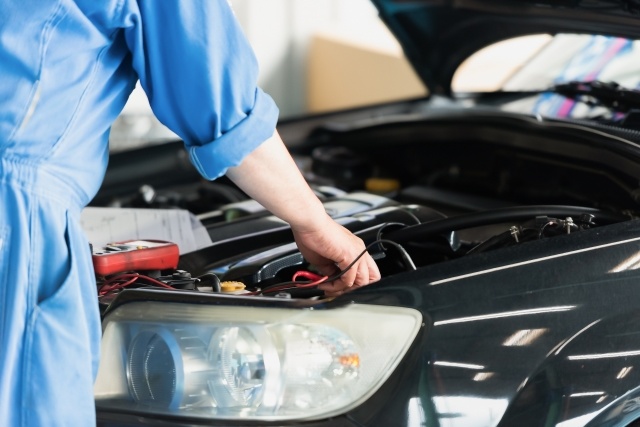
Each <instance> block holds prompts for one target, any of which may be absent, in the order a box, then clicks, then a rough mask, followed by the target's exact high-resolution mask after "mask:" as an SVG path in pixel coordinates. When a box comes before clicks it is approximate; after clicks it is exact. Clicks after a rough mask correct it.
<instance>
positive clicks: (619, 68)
mask: <svg viewBox="0 0 640 427" xmlns="http://www.w3.org/2000/svg"><path fill="white" fill-rule="evenodd" d="M638 43H639V42H637V41H633V40H629V39H625V38H620V37H606V36H594V35H588V34H557V35H555V36H549V35H547V34H540V35H533V36H526V37H517V38H513V39H510V40H506V41H502V42H499V43H496V44H493V45H491V46H488V47H486V48H484V49H482V50H480V51H478V52H476V53H475V54H474V55H472V56H471V57H470V58H469V59H467V60H466V61H465V62H464V63H463V64H462V65H461V66H460V68H459V69H458V71H457V72H456V75H455V76H454V79H453V83H452V89H453V91H454V92H457V93H461V92H490V91H496V90H504V91H536V90H543V89H546V88H549V87H551V86H553V85H554V84H558V83H566V82H569V81H575V80H579V81H592V80H602V81H615V82H617V83H619V84H620V85H622V86H626V87H629V88H636V87H638V86H639V84H640V45H639V44H638Z"/></svg>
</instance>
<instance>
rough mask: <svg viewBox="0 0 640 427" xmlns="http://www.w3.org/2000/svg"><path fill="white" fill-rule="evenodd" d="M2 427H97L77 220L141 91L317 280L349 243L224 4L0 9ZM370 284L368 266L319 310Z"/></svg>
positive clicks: (65, 0)
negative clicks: (291, 145) (281, 232)
mask: <svg viewBox="0 0 640 427" xmlns="http://www.w3.org/2000/svg"><path fill="white" fill-rule="evenodd" d="M0 64H1V65H0V100H1V101H0V102H2V108H1V110H0V149H1V150H2V157H1V161H0V180H1V185H0V267H1V268H0V425H1V426H3V427H5V426H6V427H12V426H22V427H23V426H55V425H61V426H81V427H86V426H89V425H92V424H94V423H95V410H94V402H93V391H92V386H93V379H94V376H95V373H96V368H97V360H98V346H99V341H100V319H99V314H98V307H97V302H96V288H95V279H94V274H93V269H92V264H91V256H90V252H89V250H88V247H89V244H88V242H87V240H86V239H85V237H84V235H83V233H82V230H81V229H80V226H79V221H78V217H79V213H80V211H81V209H82V208H83V207H84V206H85V205H86V204H87V203H88V202H89V201H90V200H91V199H92V197H93V196H94V195H95V194H96V192H97V190H98V188H99V186H100V183H101V181H102V178H103V176H104V172H105V168H106V164H107V158H108V142H107V141H108V134H109V129H110V125H111V123H112V122H113V121H114V119H115V118H116V116H117V115H118V113H119V112H120V111H121V109H122V107H123V106H124V104H125V102H126V100H127V97H128V96H129V94H130V92H131V90H132V89H133V87H134V85H135V83H136V81H137V80H138V79H139V80H140V82H141V85H142V87H143V88H144V90H145V91H146V93H147V95H148V97H149V100H150V103H151V106H152V108H153V111H154V113H155V114H156V116H157V117H158V118H159V119H160V120H161V121H162V122H163V123H164V124H166V125H167V126H168V127H169V128H171V129H172V130H173V131H174V132H176V133H177V134H178V135H179V136H180V137H181V138H182V139H183V140H184V141H185V145H186V147H187V149H188V152H189V155H190V158H191V160H192V162H193V164H194V165H195V167H196V168H197V169H198V171H199V172H200V173H201V174H202V175H203V176H204V177H205V178H207V179H215V178H217V177H219V176H221V175H222V174H224V173H226V174H227V176H229V177H230V178H231V179H232V180H233V181H234V182H235V183H236V184H237V185H238V186H239V187H240V188H241V189H242V190H244V191H245V192H246V193H247V194H248V195H249V196H251V197H253V198H255V199H256V200H257V201H259V202H260V203H262V204H263V205H264V206H266V207H267V208H268V209H270V210H271V211H272V212H273V213H274V214H275V215H277V216H279V217H280V218H282V219H283V220H285V221H287V222H288V223H289V224H290V225H291V227H292V229H293V231H294V235H295V238H296V242H297V244H298V246H299V248H300V250H301V252H302V253H303V255H304V256H305V257H306V258H307V259H308V260H309V261H310V262H311V263H313V264H315V265H316V266H317V267H318V268H319V269H320V271H321V272H322V273H323V274H331V273H334V272H335V269H336V268H344V267H346V266H347V265H348V264H349V263H350V262H351V261H352V260H353V259H355V258H356V257H357V255H358V254H359V253H360V252H361V251H362V250H363V249H364V244H363V242H362V241H361V240H360V239H359V238H357V237H355V236H353V235H352V234H351V233H350V232H348V231H347V230H345V229H344V228H342V227H341V226H339V225H338V224H336V223H335V222H334V221H333V220H331V219H330V218H329V217H328V216H327V215H326V213H325V212H324V209H323V206H322V204H321V203H320V202H319V200H318V199H317V198H316V197H315V195H314V194H313V193H312V191H311V190H310V189H309V187H308V186H307V184H306V182H305V181H304V179H303V178H302V177H301V175H300V173H299V172H298V170H297V168H296V166H295V164H294V162H293V161H292V159H291V157H290V156H289V154H288V152H287V150H286V148H285V147H284V145H283V143H282V141H281V139H280V137H279V136H278V134H277V133H276V132H275V125H276V120H277V116H278V110H277V107H276V106H275V104H274V102H273V101H272V99H271V98H270V97H269V96H268V95H266V94H265V93H264V92H262V91H261V90H260V89H259V88H258V87H257V86H256V78H257V65H256V60H255V58H254V55H253V52H252V51H251V48H250V46H249V45H248V43H247V41H246V40H245V38H244V36H243V35H242V32H241V30H240V28H239V27H238V24H237V22H236V21H235V19H234V16H233V12H232V11H231V9H230V7H229V5H228V3H227V1H225V0H157V1H153V0H103V1H96V0H75V1H74V0H29V1H25V0H4V1H2V2H1V3H0ZM377 279H379V272H378V269H377V267H376V265H375V263H374V261H373V260H372V259H371V257H370V256H368V255H366V256H365V257H363V258H361V259H360V260H359V261H358V262H357V263H356V264H355V266H354V267H353V268H352V269H351V270H350V271H349V272H348V273H347V274H345V275H344V276H343V277H342V279H340V280H339V281H336V282H334V283H332V284H326V285H323V286H322V289H323V290H324V291H325V292H326V293H327V294H328V295H338V294H340V293H342V292H345V291H346V290H348V289H349V288H351V289H353V288H354V287H358V286H363V285H367V284H369V283H370V282H372V281H375V280H377Z"/></svg>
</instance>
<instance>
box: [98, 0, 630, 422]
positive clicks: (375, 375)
mask: <svg viewBox="0 0 640 427" xmlns="http://www.w3.org/2000/svg"><path fill="white" fill-rule="evenodd" d="M374 3H375V4H376V6H377V8H378V9H379V12H380V16H381V17H382V19H383V20H384V21H385V23H386V24H387V25H388V26H389V28H390V29H392V30H393V31H394V33H395V34H396V36H397V38H398V40H399V41H400V43H401V44H402V46H403V48H404V51H405V53H406V55H407V57H408V58H409V60H410V61H411V62H412V63H413V65H414V66H415V69H416V71H417V73H418V75H419V76H420V77H421V78H422V80H423V81H424V83H425V85H426V86H427V87H428V88H429V89H430V92H431V95H430V96H429V97H427V98H425V99H417V100H410V101H405V102H398V103H393V104H386V105H380V106H376V107H369V108H361V109H355V110H350V111H344V112H341V113H335V114H325V115H320V116H313V117H305V118H300V119H295V120H288V121H284V122H282V123H281V124H280V125H279V131H280V133H281V134H282V136H283V139H284V140H285V141H287V142H288V144H289V148H290V150H291V151H292V153H293V154H294V156H295V158H296V160H297V161H298V162H299V165H300V167H301V169H302V171H303V172H304V174H305V176H306V177H307V179H308V181H309V183H310V184H311V185H312V187H313V188H314V189H315V191H316V192H317V194H318V196H319V197H320V198H322V199H323V200H324V203H325V206H326V209H327V211H328V212H329V213H330V214H331V215H332V216H333V217H334V218H336V219H337V220H338V221H339V222H340V223H341V224H343V225H344V226H345V227H347V228H349V229H351V230H352V231H354V232H355V233H357V234H358V235H359V236H361V237H362V238H363V239H364V240H365V242H366V243H367V245H368V249H369V252H370V253H371V254H372V255H373V257H374V259H376V262H377V263H378V265H379V267H380V270H381V273H382V279H381V280H380V281H379V282H378V283H376V284H373V285H370V286H367V287H365V288H361V289H358V290H356V291H354V292H350V293H347V294H345V295H343V296H341V297H338V298H335V299H330V298H326V297H324V296H323V295H322V294H321V293H320V292H318V291H317V290H316V289H315V285H316V284H317V283H318V282H319V281H321V280H323V279H322V278H318V277H317V276H316V275H315V274H314V272H313V271H312V268H311V267H310V266H309V265H308V264H307V263H306V262H305V260H304V259H303V258H302V256H301V255H300V253H299V252H297V250H296V247H295V245H294V243H293V238H292V234H291V232H290V230H289V229H288V227H287V226H286V224H284V223H282V222H281V221H278V220H277V219H276V218H274V217H272V216H270V215H269V214H268V213H267V212H265V211H264V209H262V208H261V207H260V206H259V205H256V204H255V202H253V201H251V200H248V199H247V198H246V196H244V195H243V194H242V193H241V192H239V191H238V190H237V189H236V188H235V187H233V186H232V185H231V184H230V183H229V182H227V181H225V180H224V179H222V180H219V181H218V182H213V183H211V182H202V181H201V180H200V179H199V178H198V177H197V176H196V173H195V171H193V170H192V169H191V168H190V166H188V165H186V163H187V162H186V161H185V156H184V154H183V152H182V148H181V143H180V142H179V141H176V142H172V143H167V144H163V145H157V146H151V147H146V148H141V149H138V150H133V151H129V152H126V153H119V154H114V155H113V156H112V159H111V164H110V169H109V172H108V174H107V178H106V180H105V185H104V187H103V189H102V190H101V192H100V193H99V194H98V196H97V197H96V199H95V200H94V205H102V206H105V205H114V204H117V205H119V206H134V207H168V208H171V207H181V208H185V209H188V210H190V211H191V212H193V213H195V214H197V215H199V218H200V219H201V220H202V222H203V224H204V225H205V227H206V229H207V231H208V233H209V234H210V236H211V239H212V244H211V245H209V246H207V247H205V248H203V249H200V250H198V251H195V252H191V253H188V254H184V255H182V256H181V258H180V260H179V263H178V266H177V270H175V271H173V270H172V271H168V272H167V271H165V272H162V273H161V275H160V276H155V277H152V278H150V279H149V280H147V281H145V280H139V281H137V282H135V283H133V282H131V283H130V285H131V286H129V285H124V284H125V283H127V282H126V281H124V280H125V279H123V278H121V279H118V278H117V277H115V278H113V277H111V278H108V279H105V278H101V281H100V282H99V283H98V289H99V291H100V290H102V291H100V294H101V295H100V297H99V300H100V304H101V308H102V312H103V325H104V329H103V331H104V333H103V340H102V355H101V366H100V372H99V375H98V379H97V382H96V386H95V398H96V405H97V411H98V423H99V425H102V426H133V425H173V426H200V425H214V426H218V425H229V426H257V425H304V426H329V425H331V426H353V427H356V426H358V427H362V426H407V427H411V426H429V427H430V426H443V427H444V426H447V427H462V426H562V427H569V426H583V425H588V426H627V425H637V424H638V423H640V421H638V420H640V308H639V307H640V270H638V269H639V268H640V222H638V221H637V220H636V217H637V216H638V213H639V212H640V120H639V118H640V93H639V92H637V91H635V90H634V87H635V85H636V84H637V82H640V69H636V70H630V69H628V68H625V67H622V68H620V67H618V70H617V71H616V70H613V71H612V70H611V67H613V68H615V67H614V66H613V65H614V64H615V63H618V64H620V63H623V64H624V63H626V64H633V63H634V61H633V60H632V59H633V58H634V56H633V55H634V46H635V44H636V43H637V42H634V40H635V39H636V38H640V16H639V15H640V3H638V2H637V1H635V0H626V1H625V0H557V1H550V0H536V1H534V0H531V1H529V0H519V1H513V0H508V1H507V0H482V1H477V0H455V1H453V0H438V1H435V0H415V1H401V0H374ZM530 34H549V35H550V40H551V41H550V42H549V44H547V45H545V47H544V48H542V49H541V50H540V51H539V52H538V53H536V55H535V56H534V57H532V58H531V59H530V60H529V61H528V62H527V63H526V64H523V65H522V66H521V67H520V68H518V69H517V70H516V71H514V73H513V75H512V76H511V77H510V80H509V81H507V82H505V84H504V85H503V86H502V90H499V91H495V92H488V93H464V94H462V93H456V92H454V91H453V90H452V86H451V82H452V79H453V76H454V74H455V72H456V70H457V69H458V68H459V66H460V64H461V63H462V62H463V61H464V60H465V59H466V58H467V57H469V56H470V55H472V54H473V53H475V52H477V51H478V50H480V49H481V48H483V47H485V46H488V45H491V44H493V43H496V42H498V41H500V40H505V39H509V38H513V37H517V36H522V35H530ZM558 40H561V41H560V42H557V41H558ZM567 40H569V42H567ZM558 43H560V44H558ZM558 46H560V47H562V46H570V47H571V48H570V49H565V48H562V49H560V48H559V47H558ZM563 55H564V56H563ZM545 58H546V59H545ZM549 58H551V59H554V60H556V61H555V65H554V66H553V67H551V66H550V67H545V63H546V62H545V61H546V60H548V59H549ZM616 61H617V62H616ZM625 61H626V62H625ZM635 62H637V61H635ZM558 64H560V65H558ZM607 70H608V71H607ZM605 71H606V72H605ZM607 72H609V74H608V75H615V73H616V72H617V73H618V75H619V76H620V80H619V81H613V80H612V79H604V76H605V75H607ZM576 76H578V77H580V76H581V77H582V79H576ZM525 77H526V78H525ZM533 77H536V78H533ZM634 79H635V80H636V83H629V82H633V81H634ZM518 82H521V83H522V82H525V83H526V84H521V85H518ZM623 82H624V83H625V84H624V85H623ZM390 84H393V82H390ZM150 188H151V189H152V190H153V191H151V192H150ZM139 189H143V190H140V191H139ZM150 194H152V196H150ZM300 209H304V206H301V207H300ZM105 280H107V281H109V282H106V283H105ZM325 280H326V279H325ZM221 282H223V283H221ZM114 283H116V284H117V285H116V286H114V285H113V284H114ZM158 283H159V284H160V285H162V286H158ZM105 286H106V288H105ZM168 287H170V288H171V289H168ZM224 287H226V288H227V289H226V290H228V289H229V287H231V288H233V289H235V292H223V290H225V289H223V288H224Z"/></svg>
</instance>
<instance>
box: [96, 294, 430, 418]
mask: <svg viewBox="0 0 640 427" xmlns="http://www.w3.org/2000/svg"><path fill="white" fill-rule="evenodd" d="M421 321H422V316H421V315H420V313H419V312H417V311H415V310H412V309H406V308H398V307H380V306H365V305H357V304H352V305H349V306H347V307H342V308H336V309H330V310H312V309H281V308H256V307H229V306H204V305H188V304H175V303H160V302H139V303H130V304H126V305H124V306H121V307H119V308H118V309H116V310H115V311H114V312H112V313H111V314H110V315H109V316H108V317H107V318H106V319H105V321H104V322H103V329H104V333H103V339H102V355H101V358H102V359H101V364H100V370H99V373H98V379H97V381H96V385H95V397H96V402H97V405H98V407H105V408H106V407H109V408H121V409H127V410H132V409H133V410H137V411H140V412H145V413H157V414H171V415H185V416H191V417H206V418H211V419H215V418H217V419H253V420H287V419H299V420H311V419H318V418H323V417H330V416H334V415H337V414H339V413H343V412H346V411H348V410H349V409H351V408H353V407H355V406H357V405H359V404H360V403H362V402H363V401H364V400H365V399H366V398H368V397H369V396H370V395H371V394H373V393H374V392H375V391H376V390H377V388H378V387H380V385H382V384H383V383H384V381H385V380H386V379H387V378H388V377H389V375H390V374H391V372H392V371H393V369H394V368H395V367H396V366H397V364H398V363H399V362H400V360H401V359H402V357H403V356H404V354H405V353H406V351H407V350H408V348H409V346H410V345H411V343H412V341H413V339H414V338H415V336H416V334H417V332H418V330H419V328H420V325H421Z"/></svg>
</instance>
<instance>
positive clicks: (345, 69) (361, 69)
mask: <svg viewBox="0 0 640 427" xmlns="http://www.w3.org/2000/svg"><path fill="white" fill-rule="evenodd" d="M308 61H309V65H308V67H307V97H306V98H307V109H308V110H309V111H310V112H320V111H331V110H338V109H343V108H350V107H356V106H361V105H370V104H377V103H382V102H386V101H392V100H399V99H408V98H415V97H419V96H424V95H426V90H425V88H424V85H423V84H422V83H421V82H420V80H419V79H418V77H417V76H416V74H415V72H414V71H413V69H412V68H411V66H410V65H409V63H408V62H407V60H406V59H405V58H404V56H403V54H402V51H401V50H400V48H399V47H398V46H393V45H392V46H385V45H384V44H383V43H361V42H358V41H357V40H354V39H353V38H349V37H344V36H341V35H340V34H335V33H326V32H325V33H318V34H316V35H314V36H313V38H312V40H311V44H310V48H309V56H308Z"/></svg>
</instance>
